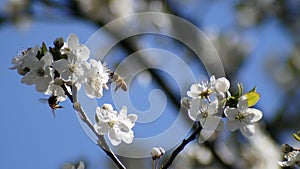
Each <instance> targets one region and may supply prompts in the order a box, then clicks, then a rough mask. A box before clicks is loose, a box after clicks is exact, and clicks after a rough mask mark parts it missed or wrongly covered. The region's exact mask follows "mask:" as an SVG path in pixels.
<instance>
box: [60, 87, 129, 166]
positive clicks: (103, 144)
mask: <svg viewBox="0 0 300 169" xmlns="http://www.w3.org/2000/svg"><path fill="white" fill-rule="evenodd" d="M61 87H62V88H63V90H64V92H65V94H66V95H67V96H68V98H69V99H70V101H71V102H72V103H73V108H74V109H75V110H76V111H77V112H78V113H79V115H80V117H81V120H82V121H83V122H84V123H85V124H86V125H87V126H88V127H89V128H90V129H91V130H92V131H93V133H94V134H95V135H96V136H97V138H98V144H97V145H98V146H99V147H100V148H101V149H102V150H103V151H104V152H105V153H106V155H108V156H109V157H110V158H111V159H112V160H113V161H114V162H115V164H116V165H117V166H118V167H119V168H120V169H126V167H125V166H124V165H123V164H122V162H121V161H120V160H119V159H118V157H117V156H116V155H115V154H114V153H113V151H112V150H111V149H110V148H109V146H108V145H107V143H106V141H105V139H104V136H103V135H100V134H98V133H97V131H96V130H95V128H94V125H93V123H92V122H91V121H90V119H89V118H88V116H87V115H86V113H85V112H84V110H83V109H82V107H81V105H80V103H79V102H78V99H77V87H76V86H75V85H73V86H72V87H71V89H72V94H70V93H69V91H68V90H67V88H66V86H65V85H62V86H61Z"/></svg>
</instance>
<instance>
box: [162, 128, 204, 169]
mask: <svg viewBox="0 0 300 169" xmlns="http://www.w3.org/2000/svg"><path fill="white" fill-rule="evenodd" d="M201 130H202V126H201V125H200V123H198V127H197V128H196V130H195V131H194V132H193V133H192V135H191V136H190V137H188V138H187V139H184V140H183V141H182V143H181V144H180V145H179V146H178V147H177V148H176V149H175V150H174V151H173V153H172V154H171V157H170V159H169V160H168V161H167V162H166V164H164V165H162V167H161V169H167V168H168V167H170V166H171V164H172V163H173V161H174V160H175V158H176V157H177V155H178V154H179V153H180V152H181V151H182V150H183V149H184V147H185V146H186V145H187V144H188V143H190V142H191V141H193V140H195V139H196V138H197V135H198V134H199V133H200V131H201Z"/></svg>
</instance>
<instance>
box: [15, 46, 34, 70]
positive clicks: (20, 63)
mask: <svg viewBox="0 0 300 169" xmlns="http://www.w3.org/2000/svg"><path fill="white" fill-rule="evenodd" d="M38 50H39V47H38V46H35V47H33V48H31V49H28V50H26V51H23V52H22V54H21V55H20V56H16V57H14V58H13V59H12V61H11V63H12V64H14V66H13V67H11V68H10V69H17V71H18V73H19V74H20V75H25V74H26V73H27V72H26V71H24V69H25V68H26V66H25V65H26V62H27V59H28V58H30V57H36V55H37V53H38ZM27 65H28V64H27Z"/></svg>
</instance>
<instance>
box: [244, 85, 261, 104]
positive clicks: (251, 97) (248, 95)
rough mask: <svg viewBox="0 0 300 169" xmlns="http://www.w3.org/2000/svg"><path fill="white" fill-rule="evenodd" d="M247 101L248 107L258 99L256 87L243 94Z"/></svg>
mask: <svg viewBox="0 0 300 169" xmlns="http://www.w3.org/2000/svg"><path fill="white" fill-rule="evenodd" d="M245 96H246V98H247V101H248V107H252V106H254V105H255V104H256V103H257V102H258V100H259V99H260V94H259V93H257V92H256V88H255V87H254V88H253V89H252V90H251V91H249V92H248V93H246V94H245Z"/></svg>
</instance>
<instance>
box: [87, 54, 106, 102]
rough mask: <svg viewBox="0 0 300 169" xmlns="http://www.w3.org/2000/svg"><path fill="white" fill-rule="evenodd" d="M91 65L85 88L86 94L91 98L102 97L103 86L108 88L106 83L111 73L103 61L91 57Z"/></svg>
mask: <svg viewBox="0 0 300 169" xmlns="http://www.w3.org/2000/svg"><path fill="white" fill-rule="evenodd" d="M90 65H91V67H90V68H89V69H88V75H87V81H86V88H85V89H86V95H87V96H88V97H90V98H100V97H102V95H103V88H104V89H108V87H107V85H106V83H107V82H108V80H109V75H108V73H107V71H106V70H105V67H104V66H103V65H102V63H101V61H96V60H94V59H90Z"/></svg>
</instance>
